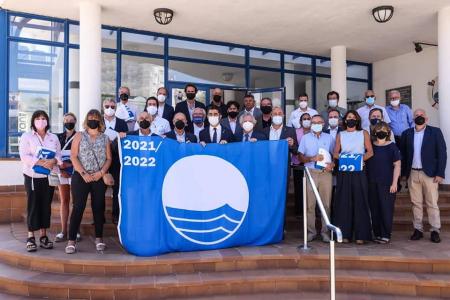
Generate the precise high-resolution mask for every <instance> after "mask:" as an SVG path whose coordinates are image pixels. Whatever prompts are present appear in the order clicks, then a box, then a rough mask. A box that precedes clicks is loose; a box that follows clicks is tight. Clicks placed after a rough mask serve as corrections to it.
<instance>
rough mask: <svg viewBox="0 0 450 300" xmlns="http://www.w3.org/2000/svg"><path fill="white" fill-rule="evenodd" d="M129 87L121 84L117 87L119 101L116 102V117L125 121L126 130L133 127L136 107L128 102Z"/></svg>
mask: <svg viewBox="0 0 450 300" xmlns="http://www.w3.org/2000/svg"><path fill="white" fill-rule="evenodd" d="M129 98H130V89H129V88H128V87H126V86H121V87H120V88H119V100H120V101H119V103H118V104H117V109H116V114H117V117H118V118H122V119H123V120H125V122H127V125H128V130H127V131H129V130H132V129H133V128H134V123H136V116H137V111H138V110H137V107H136V106H135V105H134V104H132V103H129V101H128V100H129Z"/></svg>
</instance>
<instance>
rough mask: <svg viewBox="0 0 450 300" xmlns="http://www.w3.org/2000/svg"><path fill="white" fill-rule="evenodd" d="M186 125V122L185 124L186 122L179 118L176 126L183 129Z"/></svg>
mask: <svg viewBox="0 0 450 300" xmlns="http://www.w3.org/2000/svg"><path fill="white" fill-rule="evenodd" d="M185 126H186V124H184V122H183V121H181V120H178V121H176V122H175V128H176V129H178V130H181V129H183V128H184V127H185Z"/></svg>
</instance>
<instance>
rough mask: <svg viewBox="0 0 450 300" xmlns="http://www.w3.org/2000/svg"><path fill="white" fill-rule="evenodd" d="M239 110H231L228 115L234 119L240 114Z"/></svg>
mask: <svg viewBox="0 0 450 300" xmlns="http://www.w3.org/2000/svg"><path fill="white" fill-rule="evenodd" d="M238 114H239V112H237V111H229V112H228V115H229V116H230V118H232V119H234V118H236V117H237V116H238Z"/></svg>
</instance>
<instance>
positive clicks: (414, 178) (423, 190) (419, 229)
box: [400, 109, 447, 243]
mask: <svg viewBox="0 0 450 300" xmlns="http://www.w3.org/2000/svg"><path fill="white" fill-rule="evenodd" d="M413 116H414V124H415V125H414V127H413V128H409V129H407V130H405V131H404V132H403V134H402V137H401V142H400V150H401V153H402V176H404V177H406V178H408V186H409V194H410V197H411V202H412V208H413V226H414V233H413V234H412V236H411V240H413V241H415V240H420V239H421V238H422V237H423V223H422V221H423V202H424V201H425V205H426V207H427V213H428V222H429V223H430V226H431V234H430V240H431V241H432V242H433V243H439V242H440V241H441V239H440V236H439V231H440V228H441V218H440V212H439V207H438V204H437V202H438V198H439V191H438V189H439V184H440V183H442V182H443V180H444V177H445V166H446V165H447V146H446V144H445V140H444V136H443V135H442V132H441V130H440V129H439V128H437V127H433V126H430V125H428V116H427V114H426V112H425V110H423V109H416V110H415V111H414V114H413Z"/></svg>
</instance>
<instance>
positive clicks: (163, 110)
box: [156, 86, 175, 129]
mask: <svg viewBox="0 0 450 300" xmlns="http://www.w3.org/2000/svg"><path fill="white" fill-rule="evenodd" d="M167 94H168V93H167V89H166V88H165V87H163V86H162V87H160V88H159V89H158V91H157V92H156V97H157V98H158V116H159V117H160V118H163V119H166V120H167V121H168V122H169V124H170V125H171V126H170V127H171V128H172V129H173V124H172V120H173V115H174V114H175V111H174V109H173V107H172V105H169V104H167V103H166V99H167Z"/></svg>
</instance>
